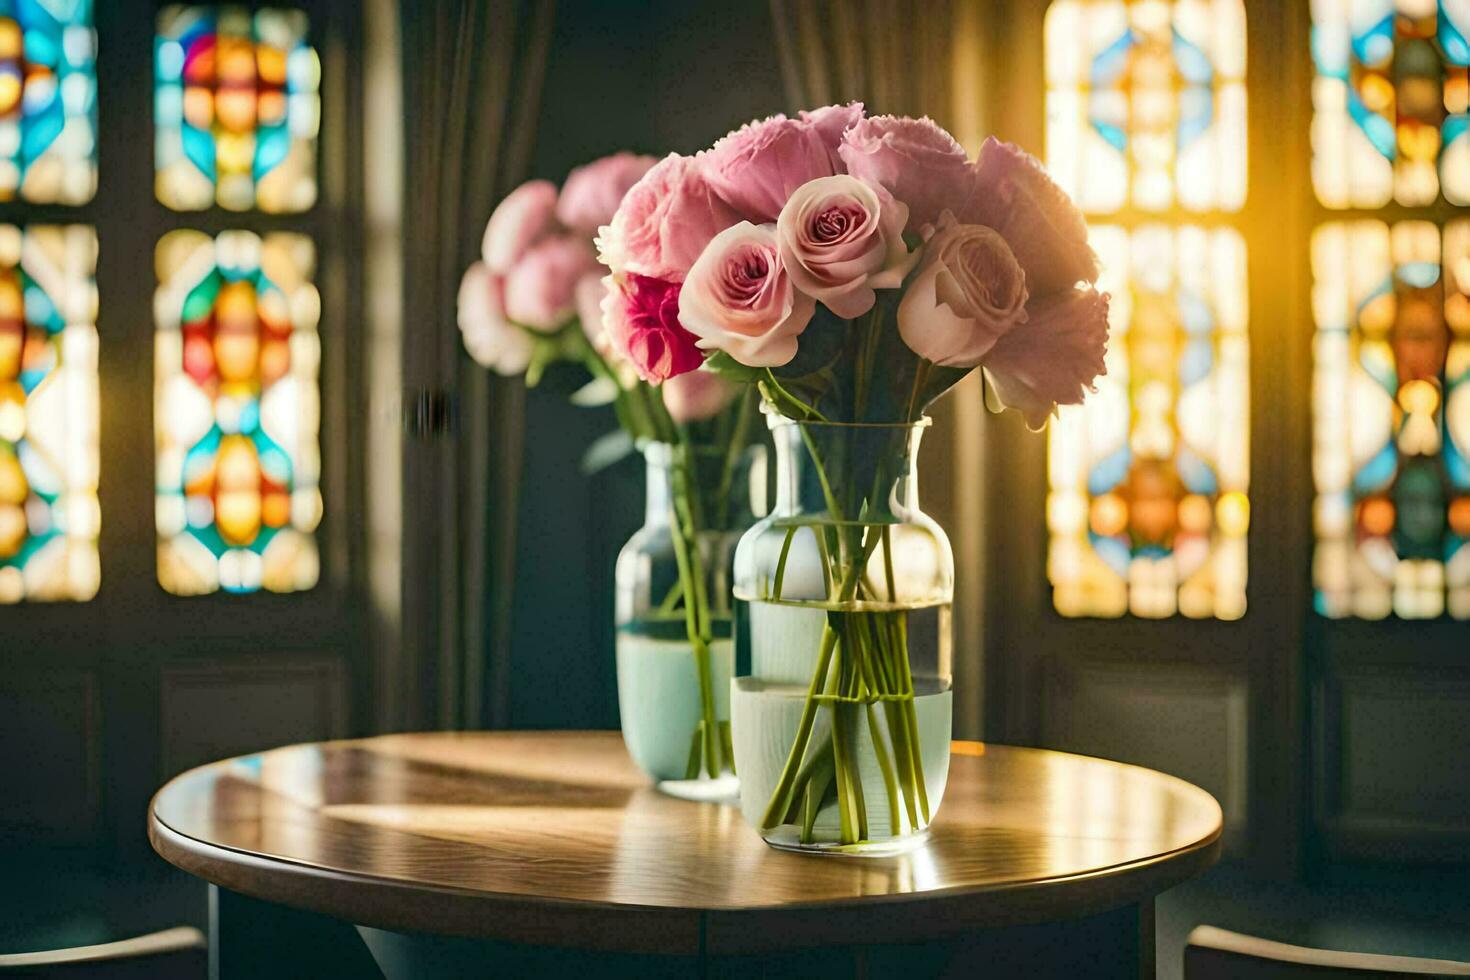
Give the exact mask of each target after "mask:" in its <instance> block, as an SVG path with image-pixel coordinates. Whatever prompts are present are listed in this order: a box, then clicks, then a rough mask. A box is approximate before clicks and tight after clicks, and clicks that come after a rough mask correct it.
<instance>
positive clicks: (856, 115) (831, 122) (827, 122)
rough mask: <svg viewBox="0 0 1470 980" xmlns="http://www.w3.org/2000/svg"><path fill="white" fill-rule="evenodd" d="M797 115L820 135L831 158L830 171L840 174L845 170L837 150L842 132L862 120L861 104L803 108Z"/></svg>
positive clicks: (850, 103)
mask: <svg viewBox="0 0 1470 980" xmlns="http://www.w3.org/2000/svg"><path fill="white" fill-rule="evenodd" d="M799 115H800V116H801V121H802V122H804V123H808V124H810V125H811V127H812V128H813V129H815V130H816V131H817V135H818V136H820V137H822V143H823V144H824V145H825V146H826V147H827V155H828V156H829V157H831V158H832V172H833V173H834V174H840V173H842V172H843V171H844V170H846V169H847V167H846V166H844V165H843V163H842V157H841V156H840V155H839V152H838V150H839V148H840V147H841V146H842V134H843V133H845V132H847V131H848V130H849V129H851V128H852V127H854V126H856V125H857V124H858V123H859V122H861V121H862V118H863V104H862V103H861V102H849V103H848V104H847V105H826V106H822V108H820V109H813V110H812V111H811V112H806V111H805V110H803V111H802V112H801V113H799Z"/></svg>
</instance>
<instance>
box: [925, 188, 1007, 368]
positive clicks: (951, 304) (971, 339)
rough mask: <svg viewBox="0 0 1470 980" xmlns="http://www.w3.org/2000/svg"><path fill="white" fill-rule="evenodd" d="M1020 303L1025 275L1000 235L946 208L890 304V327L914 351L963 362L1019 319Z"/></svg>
mask: <svg viewBox="0 0 1470 980" xmlns="http://www.w3.org/2000/svg"><path fill="white" fill-rule="evenodd" d="M1025 306H1026V274H1025V273H1024V272H1022V271H1021V266H1020V264H1019V263H1017V262H1016V257H1015V256H1014V255H1012V254H1011V250H1010V247H1009V246H1007V245H1006V242H1005V239H1004V238H1002V237H1000V233H999V232H997V231H995V230H994V229H993V228H986V227H985V226H984V225H959V224H955V222H954V216H953V215H951V214H950V213H949V212H948V211H946V212H944V214H943V215H942V217H941V218H940V224H939V230H938V231H936V232H935V233H934V235H933V236H932V237H930V239H929V241H928V242H926V243H925V245H924V254H923V258H922V259H921V260H920V262H919V270H918V272H916V273H915V274H914V276H913V278H912V279H911V280H910V281H909V285H908V289H907V290H905V292H904V295H903V299H902V300H901V301H900V302H899V304H898V332H899V335H900V336H902V337H903V342H904V343H905V344H908V346H909V349H911V350H912V351H913V352H914V353H915V354H918V355H919V356H920V357H925V358H928V359H929V360H931V361H933V362H934V363H935V364H942V365H944V366H946V367H961V368H971V367H974V366H975V365H976V364H979V363H980V359H981V358H983V357H984V356H985V355H986V354H987V353H989V352H990V349H991V348H992V347H994V346H995V342H996V341H997V340H999V339H1000V338H1001V336H1003V335H1004V334H1005V333H1006V331H1008V330H1010V329H1011V328H1012V327H1014V326H1015V325H1016V324H1018V323H1023V322H1024V321H1025V320H1026V310H1025Z"/></svg>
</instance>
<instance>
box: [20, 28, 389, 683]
mask: <svg viewBox="0 0 1470 980" xmlns="http://www.w3.org/2000/svg"><path fill="white" fill-rule="evenodd" d="M279 5H280V6H291V7H295V8H298V9H302V10H304V11H306V13H307V15H308V17H309V18H310V35H309V36H310V39H311V43H312V44H313V45H314V46H315V47H316V49H317V52H318V54H319V55H320V57H321V60H322V84H321V95H322V126H321V134H320V136H319V141H318V152H317V173H318V180H319V188H318V195H317V202H316V204H315V205H314V206H313V207H312V208H311V209H310V210H308V211H306V212H302V213H300V214H266V213H263V212H259V211H247V212H233V211H226V210H224V209H222V208H220V207H219V206H218V205H217V204H216V205H212V206H211V207H210V208H208V209H207V210H203V211H190V212H177V211H172V210H171V209H169V208H167V207H165V206H164V205H163V204H161V203H160V202H159V201H158V199H157V197H156V195H155V193H154V154H153V92H154V69H153V51H154V32H155V28H156V17H157V15H158V11H159V10H160V9H161V6H162V5H161V4H158V3H151V2H149V3H144V2H129V3H99V4H97V5H96V10H95V14H94V21H95V24H94V26H95V29H96V32H97V37H98V43H97V63H96V65H97V93H98V95H97V97H98V124H97V126H98V132H97V139H98V147H97V166H98V181H97V192H96V194H95V196H94V197H93V199H92V200H91V201H89V202H87V203H85V204H81V205H60V204H30V203H27V202H24V201H20V200H15V201H6V202H0V222H5V223H12V224H16V225H19V226H22V227H24V226H26V225H36V224H88V225H91V226H92V227H94V228H95V229H96V233H97V242H98V259H97V271H96V281H97V288H98V297H99V309H98V316H97V333H98V341H99V368H98V384H99V391H100V399H99V406H100V418H99V436H100V444H101V458H100V477H99V487H98V500H99V503H100V506H101V511H102V524H101V533H100V535H99V539H98V551H99V558H100V562H101V576H102V577H101V585H100V588H99V590H98V593H97V595H96V596H95V597H94V598H93V599H92V600H90V601H87V602H71V601H62V602H37V601H23V602H21V603H18V604H15V605H13V606H6V607H4V608H0V622H4V623H5V629H6V632H7V633H8V634H9V635H11V636H13V637H19V638H22V639H21V643H22V644H23V645H24V647H25V648H26V649H25V650H18V651H16V652H17V653H18V654H20V655H21V656H22V657H24V656H25V655H26V653H27V652H30V653H33V654H36V655H39V656H41V657H44V658H47V662H48V663H49V662H52V661H53V660H58V659H59V661H60V662H63V663H66V664H74V665H78V666H82V665H90V666H100V665H102V664H104V663H108V662H111V663H117V664H120V665H128V664H135V663H138V662H154V661H156V660H158V659H159V657H161V656H162V657H172V656H187V655H191V654H192V655H202V654H206V653H207V654H209V655H211V656H218V655H226V656H228V655H231V654H245V653H263V654H270V653H278V652H279V653H284V652H292V651H295V652H304V651H312V652H316V651H337V652H347V651H348V650H351V649H353V648H355V647H357V646H358V645H359V644H358V643H357V642H356V641H357V640H358V639H359V638H360V636H361V628H362V627H361V621H362V619H363V618H364V617H362V616H361V615H360V612H359V605H360V604H359V603H356V602H354V601H353V597H354V596H358V595H361V594H362V592H363V590H362V587H361V586H362V583H363V581H364V580H365V579H364V572H363V570H362V568H361V561H360V560H359V558H360V555H361V554H362V550H363V543H362V542H363V533H362V520H361V515H362V513H363V506H364V504H363V499H364V498H363V490H362V486H363V473H364V465H365V453H364V451H363V447H362V445H361V439H362V435H363V432H364V430H365V428H366V419H365V413H366V406H367V404H368V397H367V394H366V392H365V391H364V390H363V384H362V378H363V372H362V357H361V354H360V348H361V346H362V345H361V343H360V342H359V333H360V330H359V328H358V325H359V324H360V323H361V322H362V301H361V294H362V273H361V242H362V231H361V229H362V219H361V212H362V208H361V202H362V160H361V152H360V139H361V125H360V119H361V114H362V110H363V107H362V100H361V90H362V85H361V77H360V71H359V68H358V66H357V64H356V63H355V61H354V59H353V58H352V57H351V56H350V54H351V52H353V51H358V50H360V49H361V31H362V27H361V23H360V17H358V16H355V13H354V12H353V11H350V10H344V9H342V5H340V4H333V3H331V2H330V0H295V2H292V3H281V4H279ZM246 6H250V7H252V8H253V7H257V6H262V5H257V4H247V5H246ZM353 120H358V121H357V122H354V121H353ZM177 228H192V229H197V230H199V231H202V232H205V233H207V234H210V235H216V234H218V233H219V232H220V231H223V230H226V229H230V228H244V229H247V230H251V231H255V232H257V233H262V234H263V233H268V232H271V231H296V232H300V233H302V234H306V235H308V236H310V237H311V238H312V240H313V242H314V243H315V245H316V250H317V269H316V275H315V283H316V287H317V289H318V290H319V291H320V293H321V297H322V317H321V322H320V325H319V328H318V329H319V332H320V334H321V338H322V360H321V368H320V373H319V380H318V383H319V386H320V392H321V427H320V434H319V439H320V442H321V451H322V474H321V492H322V497H323V516H322V520H321V523H320V525H319V527H318V529H317V531H316V536H317V544H318V549H319V552H320V556H321V573H320V577H319V580H318V584H317V585H316V587H315V588H313V589H310V590H307V591H303V592H296V593H285V594H275V593H270V592H266V591H264V590H261V591H259V592H255V593H248V594H229V593H224V592H216V593H211V594H209V595H203V596H174V595H171V594H169V593H167V592H166V591H164V589H163V588H162V586H161V585H159V583H158V575H157V544H156V541H157V538H156V529H155V521H154V412H153V407H154V406H153V398H154V394H153V385H154V372H153V347H154V329H155V327H154V318H153V294H154V291H155V289H156V288H157V277H156V275H155V273H154V248H155V246H156V245H157V243H158V241H159V240H160V239H161V238H162V236H163V235H164V234H166V233H167V232H169V231H171V230H174V229H177ZM37 666H40V665H39V664H38V665H37ZM123 669H126V668H125V667H124V668H123Z"/></svg>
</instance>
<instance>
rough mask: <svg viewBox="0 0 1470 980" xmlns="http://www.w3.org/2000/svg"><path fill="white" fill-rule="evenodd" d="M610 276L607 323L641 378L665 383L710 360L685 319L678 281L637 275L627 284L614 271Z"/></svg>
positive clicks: (615, 342)
mask: <svg viewBox="0 0 1470 980" xmlns="http://www.w3.org/2000/svg"><path fill="white" fill-rule="evenodd" d="M605 281H606V282H608V290H607V296H606V297H604V298H603V301H602V323H603V326H604V327H605V328H606V329H607V334H608V338H609V339H610V340H611V341H612V344H613V348H614V349H615V350H617V351H618V352H619V353H620V354H622V355H624V356H626V357H627V358H628V360H629V361H631V362H632V363H633V367H634V368H635V369H636V370H637V371H638V376H639V377H640V378H642V379H643V380H644V381H647V382H648V383H650V384H660V383H661V382H664V381H667V380H668V379H669V378H672V377H675V376H676V375H680V374H685V373H687V372H689V371H693V370H696V369H697V368H698V367H699V366H700V365H701V364H703V363H704V356H703V355H702V354H700V353H699V348H698V347H696V346H695V345H694V335H693V334H692V333H690V332H689V331H688V330H685V329H684V327H683V325H682V324H680V323H679V284H678V283H676V282H668V281H666V280H662V279H650V278H649V277H647V276H637V275H634V276H629V277H628V278H627V281H626V282H625V283H623V284H621V285H619V284H618V283H617V282H616V280H614V279H613V277H611V276H609V277H608V278H607V280H605Z"/></svg>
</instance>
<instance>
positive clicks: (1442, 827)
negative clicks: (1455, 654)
mask: <svg viewBox="0 0 1470 980" xmlns="http://www.w3.org/2000/svg"><path fill="white" fill-rule="evenodd" d="M1315 709H1316V710H1315V712H1314V713H1315V715H1316V721H1317V739H1316V743H1317V759H1316V764H1317V771H1318V775H1319V779H1318V799H1317V816H1318V823H1319V828H1320V829H1321V830H1322V832H1323V835H1324V837H1325V839H1326V841H1327V844H1328V849H1329V850H1330V851H1334V852H1337V853H1340V854H1343V855H1346V856H1351V857H1360V858H1370V859H1383V860H1396V861H1397V860H1416V859H1432V860H1434V861H1436V862H1443V861H1444V860H1446V859H1447V858H1450V857H1455V858H1458V859H1460V860H1470V667H1467V668H1466V669H1452V668H1446V667H1443V666H1436V667H1428V666H1423V665H1420V666H1411V665H1385V664H1350V665H1341V666H1339V667H1338V668H1337V669H1336V670H1335V671H1332V672H1331V673H1330V674H1329V675H1328V677H1327V678H1326V679H1325V680H1323V681H1322V682H1321V683H1320V684H1319V685H1318V689H1317V692H1316V705H1315Z"/></svg>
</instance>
